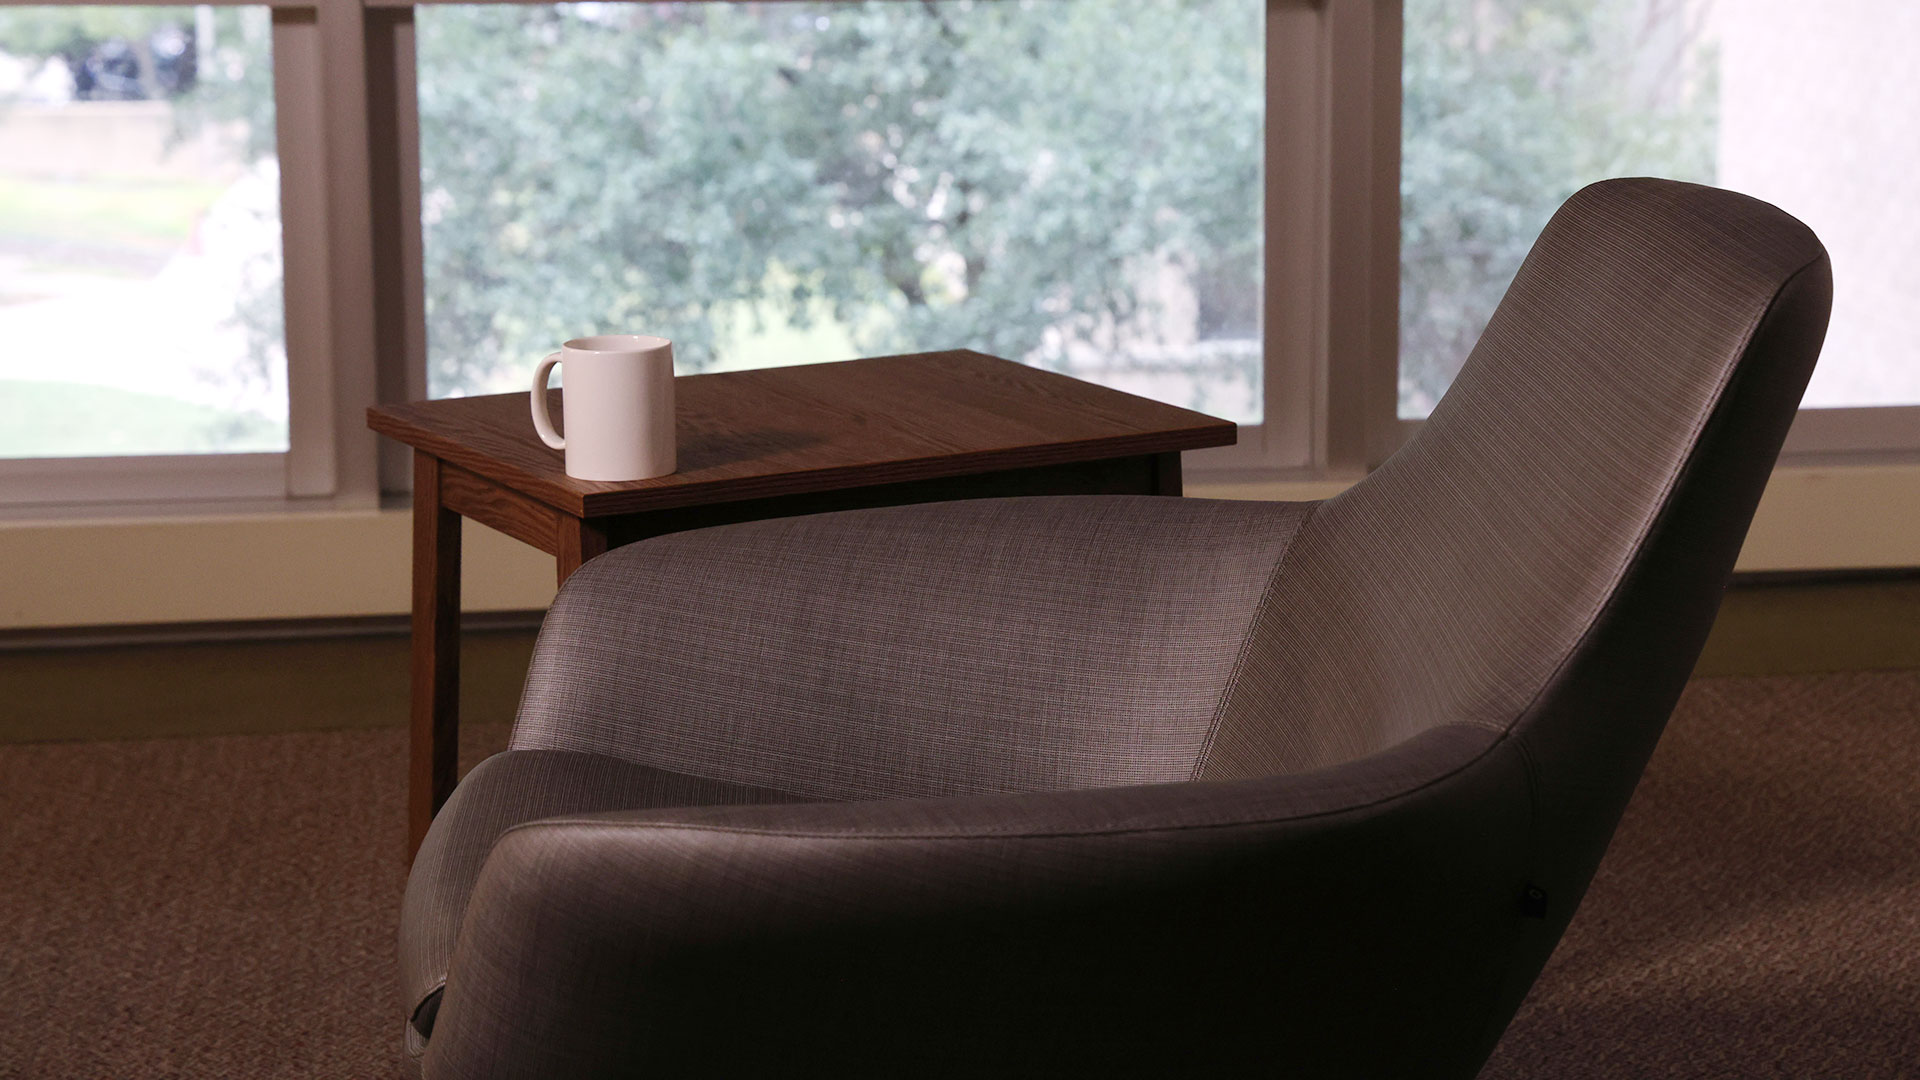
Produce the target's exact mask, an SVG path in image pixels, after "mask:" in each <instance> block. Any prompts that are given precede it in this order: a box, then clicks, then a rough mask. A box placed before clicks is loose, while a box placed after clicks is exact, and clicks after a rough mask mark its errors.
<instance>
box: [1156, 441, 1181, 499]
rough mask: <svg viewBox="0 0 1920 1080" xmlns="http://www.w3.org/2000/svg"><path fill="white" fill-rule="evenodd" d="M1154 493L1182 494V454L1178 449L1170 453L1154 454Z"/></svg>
mask: <svg viewBox="0 0 1920 1080" xmlns="http://www.w3.org/2000/svg"><path fill="white" fill-rule="evenodd" d="M1152 494H1154V495H1179V494H1181V484H1180V454H1179V453H1178V452H1177V451H1176V452H1174V453H1170V454H1155V455H1153V491H1152Z"/></svg>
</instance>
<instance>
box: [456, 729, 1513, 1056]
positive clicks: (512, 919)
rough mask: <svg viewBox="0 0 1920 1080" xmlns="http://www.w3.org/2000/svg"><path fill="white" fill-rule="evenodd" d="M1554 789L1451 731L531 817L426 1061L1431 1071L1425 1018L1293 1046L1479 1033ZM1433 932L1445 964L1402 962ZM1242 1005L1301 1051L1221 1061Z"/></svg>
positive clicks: (1280, 1040)
mask: <svg viewBox="0 0 1920 1080" xmlns="http://www.w3.org/2000/svg"><path fill="white" fill-rule="evenodd" d="M1527 799H1528V793H1527V785H1526V775H1525V768H1524V763H1523V762H1522V761H1520V759H1519V756H1518V755H1517V754H1516V753H1513V752H1511V749H1510V747H1509V745H1508V744H1506V743H1504V742H1502V741H1500V740H1499V738H1498V737H1497V736H1494V735H1491V734H1489V733H1487V732H1485V731H1483V730H1480V729H1476V728H1470V727H1465V726H1444V727H1440V728H1435V729H1433V730H1432V731H1430V732H1428V733H1426V734H1424V735H1422V736H1420V737H1418V738H1416V739H1413V740H1410V741H1409V742H1408V743H1405V744H1402V745H1401V746H1399V747H1396V748H1394V749H1393V750H1390V751H1388V752H1386V753H1383V754H1380V755H1376V756H1375V757H1373V758H1369V759H1366V760H1364V761H1359V762H1353V763H1350V764H1348V765H1343V766H1339V767H1336V768H1334V769H1328V770H1324V771H1322V772H1320V773H1315V774H1311V775H1307V776H1301V777H1293V778H1277V779H1264V780H1258V781H1236V782H1232V783H1219V784H1168V785H1154V786H1144V787H1134V788H1126V789H1109V790H1094V791H1074V792H1059V793H1046V794H1025V795H1000V796H984V797H970V798H956V799H941V800H928V801H921V802H911V801H901V802H890V803H875V804H840V805H819V804H809V805H792V806H758V807H731V808H705V809H683V810H670V811H650V812H635V813H626V814H605V815H582V816H574V817H565V818H557V819H551V820H547V821H543V822H539V823H533V824H529V825H525V826H521V827H518V828H516V829H514V830H512V831H510V832H508V833H507V834H506V835H505V836H503V837H502V838H501V840H500V841H499V842H498V843H497V844H496V845H495V847H494V850H493V853H492V855H491V856H490V857H489V859H488V861H487V865H486V868H485V869H484V871H483V872H482V874H481V878H480V881H479V883H478V885H477V887H476V889H475V892H474V896H473V900H472V903H471V906H470V907H469V909H468V914H467V918H466V922H465V925H464V927H463V929H462V932H461V939H460V945H459V947H458V950H457V951H456V953H455V956H454V959H453V963H452V967H451V971H450V973H449V978H448V987H447V996H446V998H445V1000H444V1004H443V1005H442V1009H441V1014H440V1018H439V1023H438V1026H437V1027H436V1029H435V1033H434V1037H433V1041H432V1043H431V1044H430V1046H429V1050H428V1056H427V1059H426V1063H425V1064H426V1075H427V1076H428V1077H430V1078H432V1077H440V1076H462V1077H486V1076H560V1075H564V1076H577V1077H593V1076H603V1075H613V1074H616V1073H618V1074H623V1075H624V1074H628V1073H634V1072H658V1073H659V1074H661V1075H686V1074H698V1075H753V1074H756V1073H758V1072H760V1071H762V1070H769V1071H771V1070H779V1069H785V1070H788V1071H790V1070H791V1069H792V1067H793V1063H795V1062H806V1063H807V1068H808V1069H809V1070H818V1069H824V1070H826V1071H828V1072H831V1073H832V1074H834V1075H873V1074H882V1073H885V1074H888V1075H913V1076H921V1075H969V1076H981V1075H1004V1074H1015V1075H1059V1074H1062V1073H1065V1074H1069V1075H1083V1074H1096V1073H1097V1074H1099V1075H1142V1074H1154V1075H1194V1074H1196V1073H1197V1072H1198V1071H1199V1070H1200V1069H1201V1068H1202V1067H1204V1068H1207V1069H1217V1070H1219V1071H1220V1072H1219V1074H1220V1075H1245V1074H1247V1073H1249V1072H1255V1071H1264V1072H1270V1071H1272V1069H1273V1068H1274V1067H1275V1066H1276V1065H1277V1064H1278V1063H1281V1062H1286V1063H1287V1064H1289V1065H1293V1066H1307V1067H1305V1068H1303V1069H1300V1070H1296V1071H1298V1072H1299V1074H1300V1075H1314V1076H1321V1075H1372V1076H1382V1075H1418V1074H1420V1070H1419V1069H1418V1067H1417V1064H1418V1063H1416V1062H1407V1061H1399V1060H1386V1059H1382V1058H1380V1057H1378V1055H1379V1054H1389V1053H1405V1052H1406V1048H1408V1047H1420V1046H1421V1045H1423V1041H1424V1040H1423V1038H1422V1037H1421V1033H1411V1034H1410V1033H1406V1032H1401V1033H1397V1035H1396V1038H1395V1039H1392V1040H1375V1042H1377V1043H1378V1044H1379V1045H1368V1044H1367V1043H1366V1042H1365V1041H1364V1040H1359V1041H1357V1042H1356V1044H1355V1045H1353V1046H1351V1047H1348V1048H1346V1049H1345V1050H1344V1051H1343V1056H1342V1058H1341V1059H1340V1060H1339V1061H1329V1062H1319V1063H1314V1062H1301V1061H1298V1060H1297V1059H1295V1058H1292V1057H1289V1056H1288V1054H1289V1051H1288V1046H1289V1044H1290V1043H1295V1044H1297V1045H1306V1044H1311V1045H1325V1041H1324V1040H1317V1041H1316V1040H1306V1039H1300V1040H1297V1043H1296V1040H1294V1038H1293V1033H1297V1032H1301V1031H1305V1030H1324V1025H1327V1024H1340V1025H1346V1026H1350V1027H1356V1029H1359V1028H1363V1027H1364V1018H1365V1017H1366V1016H1368V1015H1371V1013H1370V1010H1371V1009H1373V1008H1376V1007H1381V1006H1383V1005H1391V1006H1392V1007H1391V1008H1390V1009H1389V1010H1388V1012H1387V1015H1401V1016H1405V1015H1417V1016H1422V1017H1425V1018H1427V1019H1426V1020H1424V1021H1423V1023H1425V1024H1430V1025H1431V1026H1432V1028H1433V1029H1434V1030H1433V1037H1435V1038H1441V1037H1444V1038H1446V1039H1449V1040H1458V1039H1459V1038H1461V1037H1462V1035H1461V1032H1460V1030H1459V1026H1460V1024H1461V1023H1462V1017H1461V1016H1459V1015H1457V1009H1456V1008H1454V1007H1452V1006H1451V1005H1450V1002H1451V1001H1453V1000H1456V999H1458V998H1459V997H1460V995H1458V993H1457V989H1458V987H1459V986H1460V985H1461V981H1462V980H1466V981H1467V982H1469V983H1473V982H1479V981H1482V980H1485V981H1493V980H1497V979H1499V978H1500V977H1501V974H1502V972H1503V970H1504V966H1505V963H1506V959H1507V956H1508V955H1509V954H1508V951H1507V950H1506V949H1505V948H1504V947H1501V946H1497V945H1496V944H1494V943H1496V942H1499V941H1501V940H1502V938H1501V936H1500V933H1505V932H1510V928H1511V924H1512V923H1513V922H1514V921H1515V920H1518V919H1520V918H1521V917H1522V916H1521V915H1520V912H1519V907H1518V899H1519V895H1520V892H1521V890H1522V887H1523V884H1524V877H1525V868H1524V867H1523V866H1522V865H1520V862H1521V859H1522V856H1521V855H1519V854H1518V853H1520V852H1523V851H1524V849H1525V845H1524V843H1522V842H1521V838H1522V837H1523V836H1524V834H1525V830H1526V829H1527V827H1528V815H1527V812H1526V806H1527ZM1489 803H1492V804H1494V805H1495V807H1496V808H1498V809H1502V810H1504V811H1506V812H1504V813H1500V814H1497V815H1492V816H1491V817H1490V816H1489V815H1488V814H1487V812H1486V811H1487V809H1488V804H1489ZM1489 820H1493V821H1496V822H1498V823H1499V824H1497V825H1496V826H1494V827H1493V828H1492V829H1489V827H1488V826H1487V822H1488V821H1489ZM1408 895H1416V896H1421V897H1423V898H1425V899H1426V903H1424V904H1423V905H1409V904H1408V903H1407V900H1406V898H1407V896H1408ZM1409 912H1411V913H1409ZM1496 931H1499V933H1497V932H1496ZM1483 946H1484V948H1483ZM1436 950H1438V952H1439V953H1440V954H1441V955H1442V963H1443V965H1444V966H1445V967H1446V969H1447V977H1446V978H1445V979H1434V980H1425V979H1403V980H1398V981H1396V980H1395V979H1393V978H1386V979H1382V978H1381V977H1380V974H1379V973H1380V972H1382V971H1405V970H1409V969H1411V970H1415V971H1419V970H1423V968H1422V966H1421V965H1420V964H1418V963H1414V964H1412V965H1409V964H1408V958H1409V956H1411V957H1413V958H1414V959H1415V960H1418V959H1420V958H1422V957H1423V956H1425V955H1426V954H1431V953H1433V952H1435V951H1436ZM1426 967H1427V968H1428V969H1430V968H1431V967H1433V965H1432V964H1428V965H1427V966H1426ZM1341 970H1345V971H1347V972H1349V973H1350V974H1349V976H1348V977H1346V978H1334V979H1331V980H1328V979H1326V978H1325V977H1324V975H1323V974H1319V973H1325V972H1328V971H1341ZM1296 972H1314V973H1317V974H1315V976H1314V977H1313V979H1312V981H1311V983H1309V982H1308V981H1307V980H1305V979H1303V978H1301V977H1299V976H1296V975H1295V974H1294V973H1296ZM1408 1003H1411V1007H1409V1008H1403V1007H1402V1006H1404V1005H1407V1004H1408ZM1449 1025H1452V1028H1451V1030H1450V1029H1449ZM987 1027H991V1029H992V1030H994V1031H995V1032H996V1037H995V1038H994V1039H992V1040H983V1039H978V1038H974V1037H972V1035H973V1033H974V1032H976V1031H978V1030H981V1029H983V1028H987ZM1467 1027H1468V1028H1471V1027H1472V1025H1471V1024H1470V1023H1469V1024H1468V1025H1467ZM1228 1031H1233V1032H1236V1033H1237V1035H1238V1036H1244V1034H1245V1033H1246V1032H1248V1031H1253V1032H1258V1033H1260V1035H1259V1036H1258V1037H1257V1038H1256V1039H1255V1040H1254V1042H1255V1044H1257V1045H1259V1046H1260V1047H1261V1049H1262V1052H1266V1051H1270V1052H1271V1053H1272V1056H1271V1057H1269V1058H1267V1059H1265V1060H1264V1061H1261V1062H1253V1061H1249V1060H1246V1059H1244V1058H1239V1057H1231V1056H1228V1057H1220V1058H1219V1060H1214V1057H1215V1056H1217V1055H1234V1054H1240V1053H1243V1052H1245V1050H1246V1048H1247V1046H1248V1041H1247V1040H1246V1039H1245V1038H1244V1037H1235V1038H1220V1039H1215V1040H1209V1039H1207V1038H1205V1037H1204V1033H1206V1032H1220V1033H1222V1034H1224V1033H1226V1032H1228ZM1196 1032H1198V1033H1202V1037H1200V1038H1197V1039H1196V1037H1195V1033H1196ZM1009 1033H1011V1037H1006V1036H1008V1034H1009ZM1396 1048H1397V1049H1396ZM1316 1064H1317V1065H1320V1066H1325V1067H1324V1068H1319V1069H1316V1068H1315V1067H1313V1066H1315V1065H1316ZM1410 1065H1411V1066H1414V1067H1411V1068H1409V1067H1405V1066H1410ZM1256 1066H1257V1068H1256Z"/></svg>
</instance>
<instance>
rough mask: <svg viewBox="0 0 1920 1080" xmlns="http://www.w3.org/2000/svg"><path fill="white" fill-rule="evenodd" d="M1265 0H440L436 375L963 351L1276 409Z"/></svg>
mask: <svg viewBox="0 0 1920 1080" xmlns="http://www.w3.org/2000/svg"><path fill="white" fill-rule="evenodd" d="M1263 12H1264V7H1263V4H1262V3H1261V0H1148V2H1144V3H1143V2H1140V0H1067V2H1032V0H991V2H974V0H930V2H927V3H920V4H902V3H890V2H884V0H883V2H877V3H864V4H851V3H824V4H823V3H767V4H723V3H702V4H611V3H589V4H563V5H558V6H552V7H526V6H517V5H471V6H430V7H422V8H421V9H420V10H419V14H418V41H419V92H420V124H421V174H422V177H421V190H422V212H423V216H424V221H425V231H426V281H427V312H428V343H429V344H428V352H429V383H430V386H431V389H432V392H433V393H434V394H435V395H437V396H438V395H447V394H465V393H482V392H493V391H504V390H521V389H524V388H525V379H526V377H527V373H528V372H529V371H530V369H531V368H532V366H533V364H534V363H535V361H536V360H537V359H538V358H539V357H540V356H541V355H543V354H544V353H546V352H547V351H549V350H550V349H552V348H554V347H556V346H557V344H558V343H559V342H560V341H562V340H564V339H566V338H569V337H574V336H578V335H580V334H582V333H589V332H594V331H620V332H645V333H654V334H662V335H665V336H668V337H671V338H673V339H674V350H675V356H676V359H677V361H678V362H679V368H680V370H681V371H682V372H688V371H701V370H718V369H724V368H731V367H755V366H766V365H774V364H791V363H806V362H814V361H822V360H837V359H845V358H848V357H851V356H857V355H875V354H881V353H889V352H904V351H911V350H915V349H938V348H959V347H966V348H975V349H980V350H982V351H985V352H991V353H995V354H997V355H1001V356H1006V357H1009V358H1012V359H1019V360H1022V361H1024V362H1027V363H1031V364H1036V365H1040V366H1044V367H1049V368H1053V369H1056V370H1061V371H1067V372H1070V373H1072V374H1075V375H1078V376H1081V377H1084V378H1088V379H1092V380H1094V381H1098V382H1104V383H1108V384H1111V385H1115V386H1119V387H1121V388H1123V389H1127V390H1131V391H1135V392H1138V393H1143V394H1147V395H1150V396H1155V397H1159V398H1162V399H1164V400H1168V401H1172V402H1174V403H1175V404H1179V405H1185V406H1190V407H1195V408H1200V409H1204V410H1207V411H1210V412H1214V413H1218V414H1220V415H1223V416H1227V417H1231V418H1234V419H1236V420H1240V421H1257V420H1258V419H1259V416H1260V343H1259V295H1260V249H1261V230H1260V219H1259V214H1260V204H1261V196H1260V191H1261V187H1260V184H1261V163H1262V123H1263V119H1262V114H1263V110H1264V90H1263V83H1264V56H1263V51H1262V41H1263V38H1262V32H1261V25H1262V19H1263Z"/></svg>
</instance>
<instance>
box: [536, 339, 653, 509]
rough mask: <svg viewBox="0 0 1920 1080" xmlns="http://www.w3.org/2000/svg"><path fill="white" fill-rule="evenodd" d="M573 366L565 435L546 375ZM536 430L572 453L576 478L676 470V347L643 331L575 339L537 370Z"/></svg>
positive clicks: (635, 476)
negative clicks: (556, 422)
mask: <svg viewBox="0 0 1920 1080" xmlns="http://www.w3.org/2000/svg"><path fill="white" fill-rule="evenodd" d="M555 364H565V365H567V373H566V399H565V400H566V417H565V419H566V424H567V433H566V435H565V436H564V437H563V436H562V435H561V434H560V433H559V432H558V431H555V430H554V429H553V417H552V416H550V415H548V413H547V375H548V373H549V372H551V371H552V370H553V366H554V365H555ZM532 402H533V427H534V430H535V431H538V432H539V433H540V441H541V442H544V443H546V444H547V445H548V446H551V447H553V448H554V449H555V450H565V451H566V452H567V475H568V476H571V477H573V478H575V479H577V480H646V479H649V478H652V477H655V476H665V475H667V474H668V473H670V472H672V471H673V470H674V467H675V460H674V432H673V422H674V413H673V342H671V341H668V340H667V339H666V338H658V337H647V336H645V335H642V334H599V335H596V336H594V337H584V338H575V339H574V340H572V341H569V342H567V343H566V344H565V345H563V346H561V348H560V351H559V352H557V353H554V354H553V355H551V356H549V357H547V358H546V359H545V360H542V361H540V366H539V367H538V368H535V369H534V372H533V399H532Z"/></svg>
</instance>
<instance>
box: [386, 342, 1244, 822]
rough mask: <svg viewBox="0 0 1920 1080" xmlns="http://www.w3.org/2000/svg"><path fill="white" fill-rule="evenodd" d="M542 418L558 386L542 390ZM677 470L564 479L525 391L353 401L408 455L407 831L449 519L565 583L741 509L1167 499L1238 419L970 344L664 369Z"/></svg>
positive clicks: (449, 644) (455, 677)
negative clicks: (695, 370)
mask: <svg viewBox="0 0 1920 1080" xmlns="http://www.w3.org/2000/svg"><path fill="white" fill-rule="evenodd" d="M550 394H551V396H550V399H549V400H550V401H551V403H552V409H553V415H554V418H555V421H556V422H557V423H559V424H561V425H562V428H563V430H564V418H563V408H562V403H563V399H564V394H563V392H562V391H557V390H556V391H551V392H550ZM675 397H676V398H677V400H678V406H679V411H678V425H677V426H678V437H679V466H680V468H679V471H678V472H676V473H674V474H672V475H671V476H663V477H658V478H656V479H652V480H639V481H634V482H631V483H618V484H613V483H600V482H595V481H590V480H575V479H573V478H571V477H569V476H567V475H566V471H565V469H564V467H563V458H562V454H561V452H560V451H558V450H551V449H549V448H547V447H546V446H545V445H544V444H542V443H541V442H540V440H539V439H538V437H536V436H535V435H534V431H533V423H532V421H531V420H530V419H528V408H527V395H526V394H497V395H492V396H488V397H470V398H448V399H444V400H439V401H419V402H413V403H410V404H406V405H386V406H379V407H376V408H371V409H368V410H367V426H368V427H371V428H373V429H374V430H375V431H378V432H380V433H381V434H383V435H387V436H389V437H391V438H394V439H397V440H399V441H400V442H403V443H406V444H407V445H409V446H411V447H413V449H414V459H413V460H414V464H413V676H412V679H413V701H412V719H411V726H412V738H411V749H410V757H411V764H410V768H409V772H408V776H409V790H408V826H409V828H408V836H409V847H408V851H409V853H410V854H411V852H413V851H415V850H418V848H419V846H420V841H421V839H422V838H423V837H424V836H425V835H426V831H427V826H428V825H430V824H432V822H433V816H434V814H436V813H438V812H439V809H440V806H441V804H443V803H444V802H446V799H447V796H448V795H449V794H450V793H452V791H453V785H454V781H455V774H456V766H457V764H458V752H459V732H460V711H459V710H460V705H459V685H460V667H459V664H460V637H459V635H460V622H459V617H460V611H459V607H460V521H459V519H460V518H461V517H463V516H464V517H469V518H472V519H473V520H475V521H478V522H480V523H481V524H483V525H487V526H490V527H492V528H495V529H498V530H499V531H501V532H503V533H506V534H507V535H508V536H511V537H513V538H515V539H517V540H520V541H522V542H524V543H527V544H531V545H533V546H534V547H537V548H539V549H540V550H542V551H545V552H549V553H551V554H552V555H553V556H554V558H555V562H556V567H557V570H558V574H559V579H560V581H561V582H563V583H564V582H565V581H566V579H567V576H568V575H569V574H571V573H573V571H574V570H576V569H578V568H579V566H580V564H581V563H583V562H585V561H586V560H588V559H591V558H593V557H594V556H595V555H598V554H600V553H601V552H604V551H606V550H607V549H609V548H613V547H618V546H619V545H621V544H628V543H632V542H634V541H636V540H643V539H646V538H647V537H650V536H659V535H661V534H663V533H670V532H679V531H681V530H684V529H695V528H701V527H703V526H707V525H719V524H725V523H728V522H736V521H752V520H757V519H760V518H771V517H786V516H790V515H794V514H810V513H819V512H822V511H827V510H845V509H851V508H855V507H865V506H891V505H897V504H902V503H916V502H934V501H939V500H945V499H967V498H980V497H986V496H996V495H1066V494H1099V493H1107V494H1148V495H1178V494H1180V451H1182V450H1195V449H1199V448H1201V447H1207V446H1225V445H1228V444H1230V443H1232V442H1233V441H1234V437H1235V429H1234V426H1233V424H1231V423H1229V422H1227V421H1225V420H1219V419H1216V418H1214V417H1211V416H1206V415H1203V414H1201V413H1196V412H1191V411H1189V410H1186V409H1180V408H1176V407H1174V406H1171V405H1163V404H1161V403H1159V402H1156V401H1149V400H1146V399H1144V398H1139V397H1134V396H1133V395H1131V394H1124V393H1121V392H1119V391H1116V390H1109V389H1106V388H1105V387H1100V386H1094V385H1092V384H1089V383H1085V382H1081V381H1079V380H1077V379H1071V378H1068V377H1066V376H1064V375H1057V374H1053V373H1051V372H1045V371H1038V370H1035V369H1033V368H1028V367H1024V366H1022V365H1019V364H1015V363H1012V362H1010V361H1007V360H1001V359H997V358H995V357H991V356H986V355H983V354H981V353H976V352H965V351H961V352H940V353H922V354H919V355H914V356H895V357H883V358H878V359H868V360H850V361H846V362H844V363H837V364H814V365H808V366H804V367H788V368H766V369H762V370H757V371H737V372H725V373H718V374H710V375H690V376H684V377H682V378H680V379H679V380H677V382H676V384H675Z"/></svg>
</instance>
